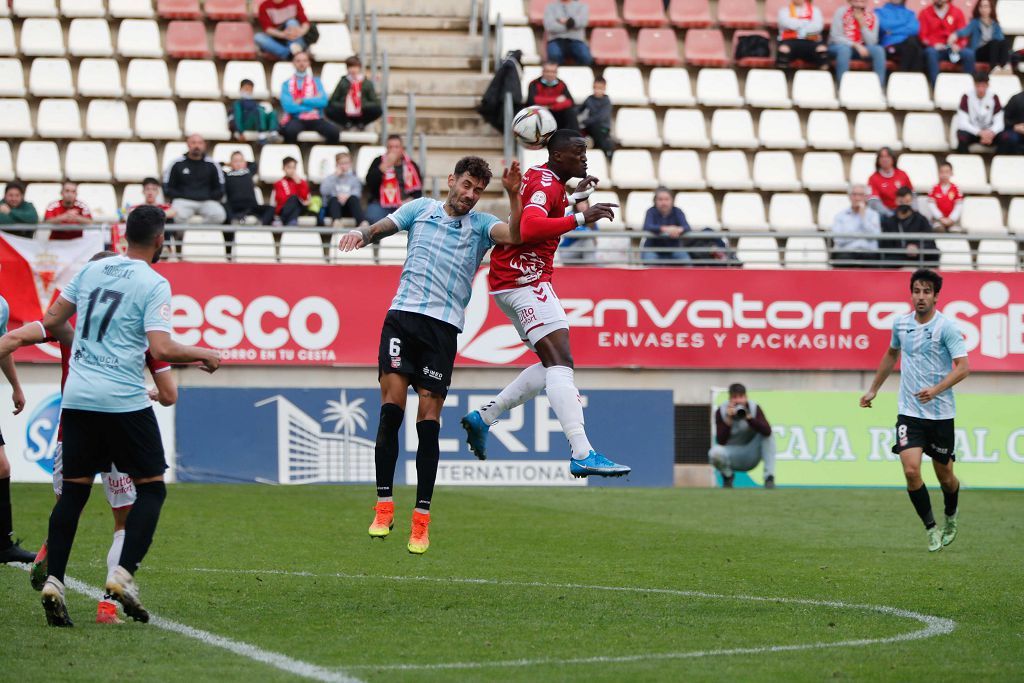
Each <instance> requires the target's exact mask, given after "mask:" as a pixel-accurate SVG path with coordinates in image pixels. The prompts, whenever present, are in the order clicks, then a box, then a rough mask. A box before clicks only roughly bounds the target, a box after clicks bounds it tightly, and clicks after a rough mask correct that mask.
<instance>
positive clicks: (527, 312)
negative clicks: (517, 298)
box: [519, 306, 537, 327]
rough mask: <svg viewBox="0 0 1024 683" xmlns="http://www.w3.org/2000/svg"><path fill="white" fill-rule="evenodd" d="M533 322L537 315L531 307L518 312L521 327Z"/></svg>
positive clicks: (535, 320)
mask: <svg viewBox="0 0 1024 683" xmlns="http://www.w3.org/2000/svg"><path fill="white" fill-rule="evenodd" d="M534 322H537V313H536V312H535V311H534V309H533V307H532V306H531V307H529V308H524V309H523V310H521V311H519V323H520V324H521V325H522V326H523V327H526V326H527V325H529V324H530V323H534Z"/></svg>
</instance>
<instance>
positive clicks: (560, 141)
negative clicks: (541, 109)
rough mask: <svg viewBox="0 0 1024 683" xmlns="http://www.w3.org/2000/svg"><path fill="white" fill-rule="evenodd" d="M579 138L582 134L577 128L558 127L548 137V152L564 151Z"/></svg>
mask: <svg viewBox="0 0 1024 683" xmlns="http://www.w3.org/2000/svg"><path fill="white" fill-rule="evenodd" d="M580 140H583V136H582V135H580V132H579V131H578V130H573V129H572V128H559V129H558V130H556V131H555V132H554V133H552V134H551V137H550V138H548V153H549V154H550V153H554V152H564V151H566V150H567V149H569V148H570V147H572V146H573V145H574V144H575V143H576V142H578V141H580Z"/></svg>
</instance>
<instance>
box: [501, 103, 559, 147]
mask: <svg viewBox="0 0 1024 683" xmlns="http://www.w3.org/2000/svg"><path fill="white" fill-rule="evenodd" d="M557 127H558V124H556V123H555V117H554V116H552V115H551V112H549V111H548V110H547V108H546V107H538V106H536V105H534V106H532V107H524V108H523V109H520V110H519V113H518V114H516V117H515V118H514V119H512V132H513V133H514V134H515V136H516V140H518V141H519V144H520V145H522V146H523V147H526V148H527V149H541V148H542V147H544V146H545V145H546V144H547V143H548V138H550V137H551V134H552V133H554V132H555V129H556V128H557Z"/></svg>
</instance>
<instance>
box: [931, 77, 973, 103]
mask: <svg viewBox="0 0 1024 683" xmlns="http://www.w3.org/2000/svg"><path fill="white" fill-rule="evenodd" d="M973 87H974V81H973V79H972V78H971V75H970V74H964V73H940V74H939V77H938V79H937V80H936V81H935V106H936V107H938V108H939V109H945V110H947V111H956V110H957V109H958V108H959V107H960V99H961V98H962V97H963V96H964V95H965V94H966V93H967V91H968V90H970V89H971V88H973Z"/></svg>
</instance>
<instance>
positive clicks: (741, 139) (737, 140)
mask: <svg viewBox="0 0 1024 683" xmlns="http://www.w3.org/2000/svg"><path fill="white" fill-rule="evenodd" d="M711 142H712V144H714V145H715V147H739V148H742V149H755V148H757V146H758V140H757V136H756V135H754V119H752V118H751V117H750V112H749V111H747V110H746V109H716V110H715V113H714V114H712V116H711Z"/></svg>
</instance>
